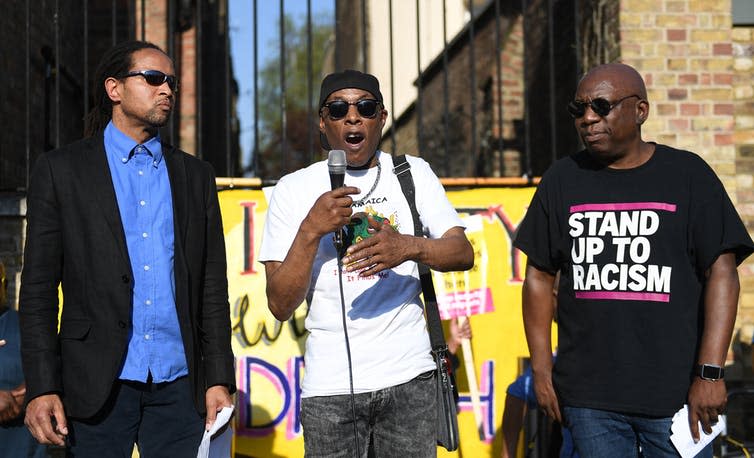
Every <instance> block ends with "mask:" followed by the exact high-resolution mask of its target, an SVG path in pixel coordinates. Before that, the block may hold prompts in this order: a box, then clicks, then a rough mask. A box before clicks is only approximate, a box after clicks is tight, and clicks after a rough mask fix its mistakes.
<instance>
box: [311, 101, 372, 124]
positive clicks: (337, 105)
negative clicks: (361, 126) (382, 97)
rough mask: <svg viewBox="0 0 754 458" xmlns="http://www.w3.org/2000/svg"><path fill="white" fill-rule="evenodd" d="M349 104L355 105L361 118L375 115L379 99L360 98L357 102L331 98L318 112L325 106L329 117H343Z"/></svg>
mask: <svg viewBox="0 0 754 458" xmlns="http://www.w3.org/2000/svg"><path fill="white" fill-rule="evenodd" d="M351 105H356V109H357V110H358V111H359V115H360V116H361V117H362V118H374V117H375V116H377V107H379V106H380V101H379V100H375V99H361V100H359V101H358V102H346V101H345V100H333V101H332V102H328V103H326V104H324V105H323V106H322V108H321V109H320V113H322V109H324V108H327V114H328V116H330V119H341V118H345V117H346V115H347V114H348V109H349V108H350V107H351Z"/></svg>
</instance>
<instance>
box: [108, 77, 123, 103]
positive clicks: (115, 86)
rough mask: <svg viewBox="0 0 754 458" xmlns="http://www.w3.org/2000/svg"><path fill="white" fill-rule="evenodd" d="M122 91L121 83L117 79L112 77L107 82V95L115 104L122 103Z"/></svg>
mask: <svg viewBox="0 0 754 458" xmlns="http://www.w3.org/2000/svg"><path fill="white" fill-rule="evenodd" d="M120 89H121V85H120V81H118V80H117V79H115V78H113V77H112V76H111V77H110V78H107V79H106V80H105V93H107V96H108V97H110V100H112V101H113V102H120Z"/></svg>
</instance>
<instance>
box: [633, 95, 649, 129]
mask: <svg viewBox="0 0 754 458" xmlns="http://www.w3.org/2000/svg"><path fill="white" fill-rule="evenodd" d="M648 117H649V102H647V101H646V100H640V101H639V103H637V104H636V124H637V125H639V126H640V125H642V124H644V121H646V120H647V118H648Z"/></svg>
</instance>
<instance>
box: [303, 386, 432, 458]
mask: <svg viewBox="0 0 754 458" xmlns="http://www.w3.org/2000/svg"><path fill="white" fill-rule="evenodd" d="M435 390H436V388H435V376H434V372H428V373H424V374H422V375H420V376H418V377H416V378H415V379H413V380H411V381H409V382H406V383H403V384H401V385H396V386H392V387H389V388H385V389H382V390H378V391H372V392H370V393H359V394H356V395H354V397H355V404H356V430H357V431H358V444H359V450H356V441H355V439H354V427H353V410H352V408H351V395H349V394H346V395H338V396H318V397H312V398H304V399H302V400H301V425H302V426H303V428H304V448H305V450H306V455H305V456H306V457H310V458H315V457H328V458H335V457H343V458H363V457H366V456H370V457H371V456H374V457H376V458H382V457H396V456H406V457H409V456H410V457H412V458H413V457H417V458H421V457H434V456H437V445H436V443H437V442H436V441H437V439H436V431H435V421H436V420H435V418H436V411H437V398H436V396H435ZM367 453H369V455H367Z"/></svg>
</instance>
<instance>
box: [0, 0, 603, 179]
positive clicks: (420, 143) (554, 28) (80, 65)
mask: <svg viewBox="0 0 754 458" xmlns="http://www.w3.org/2000/svg"><path fill="white" fill-rule="evenodd" d="M453 1H454V0H435V1H432V2H428V1H426V0H415V1H414V2H410V1H401V2H397V1H394V0H371V1H369V0H350V1H349V0H321V1H314V2H313V0H287V1H286V0H278V1H258V0H44V1H41V0H15V1H9V2H5V3H4V4H3V6H4V14H3V16H0V43H2V44H0V46H2V48H3V52H2V53H0V54H1V55H2V62H3V64H4V65H3V67H4V68H5V74H4V77H3V80H4V81H6V84H4V85H2V89H0V91H2V92H0V97H2V100H3V104H0V115H1V116H2V126H3V128H4V133H3V135H2V136H0V190H2V191H20V192H24V191H25V189H26V187H27V185H28V176H29V169H30V167H31V165H32V164H33V162H34V160H35V159H36V156H37V155H38V154H39V153H40V152H42V151H45V150H49V149H52V148H56V147H58V146H61V145H63V144H65V143H68V142H71V141H74V140H76V139H77V138H79V137H81V135H82V132H83V119H84V115H85V113H86V112H87V111H88V109H89V107H90V105H91V102H90V100H91V94H92V91H93V90H95V89H92V87H91V79H92V77H91V75H92V74H93V72H94V68H95V67H96V64H97V62H98V60H99V58H100V56H101V55H102V53H103V52H104V51H105V50H106V49H107V48H108V47H109V46H111V45H112V44H114V43H116V42H118V41H121V40H127V39H146V40H149V41H153V42H155V43H157V44H158V45H160V46H162V47H163V49H165V50H166V52H167V53H168V54H169V55H170V56H171V57H173V59H174V61H175V64H176V72H177V74H178V75H179V77H180V78H181V80H182V82H181V93H180V96H179V97H178V105H177V108H176V113H175V115H174V116H173V117H172V119H171V121H170V124H169V125H168V126H166V127H165V128H164V129H163V131H162V136H163V138H165V139H166V140H167V141H169V142H172V143H173V144H175V145H177V146H179V147H181V148H183V149H185V150H186V151H188V152H190V153H193V154H196V155H198V156H200V157H202V158H204V159H206V160H208V161H210V162H211V163H212V164H213V165H214V166H215V169H216V171H217V174H218V175H219V176H231V177H232V176H258V177H261V178H263V179H272V180H274V179H277V178H279V177H280V175H281V174H283V173H286V172H289V171H292V170H294V169H296V168H298V167H301V166H303V165H305V164H307V163H309V162H311V161H313V160H316V159H318V158H319V157H321V154H322V151H321V148H320V145H319V135H318V125H317V107H316V100H317V97H318V93H317V92H318V90H319V82H320V81H321V78H322V77H323V76H324V75H325V74H326V73H328V72H329V71H332V70H339V69H343V68H357V69H360V70H364V71H369V72H374V70H375V69H382V70H384V69H386V68H388V71H387V75H389V76H388V77H387V78H385V77H383V78H382V81H381V84H382V85H383V87H389V88H391V91H390V92H391V94H392V96H391V98H394V97H395V96H396V94H395V91H392V89H393V88H394V87H396V84H395V83H396V81H398V80H399V79H405V78H410V79H411V81H412V84H413V86H412V87H413V90H412V91H413V92H412V94H410V97H412V101H411V102H410V103H409V104H408V106H407V108H405V109H402V110H401V111H400V112H396V111H395V110H390V113H391V115H390V123H389V128H388V129H387V130H386V131H385V133H384V138H383V144H382V146H383V149H386V150H389V151H398V152H407V153H410V154H419V155H422V156H424V157H425V158H426V159H427V160H428V161H429V162H430V163H431V164H432V165H433V167H434V168H435V169H436V171H437V172H438V174H439V175H441V176H445V177H494V176H534V175H540V174H541V173H542V172H543V171H544V170H545V169H546V168H547V166H549V164H550V163H551V162H552V161H553V160H555V159H556V158H558V157H560V156H563V155H566V154H568V153H570V152H572V151H573V150H574V149H575V148H577V147H578V140H577V138H576V137H575V134H574V133H573V127H572V123H571V120H570V119H569V118H568V116H567V113H566V112H565V110H564V109H563V107H564V106H565V104H566V103H567V101H568V100H569V98H570V97H571V94H572V93H573V90H574V88H575V85H576V82H577V78H578V75H579V73H580V72H581V68H582V67H583V64H584V62H585V60H586V59H587V58H588V57H589V56H585V55H584V52H583V50H585V49H587V50H588V48H587V47H585V45H584V33H583V32H580V31H581V30H583V29H584V24H585V21H586V22H588V21H589V20H591V18H593V17H595V15H594V14H592V13H593V12H594V9H595V8H603V9H604V8H610V5H611V4H614V5H617V0H616V1H600V2H594V1H591V0H513V1H508V0H484V1H479V0H477V1H465V2H463V4H464V5H466V15H465V17H466V20H465V22H464V25H463V27H462V28H460V30H449V29H448V28H447V27H446V26H445V25H446V24H448V23H449V18H448V16H447V14H448V13H447V11H448V8H447V6H448V5H449V4H453V5H455V4H456V3H458V2H456V3H453ZM458 1H459V2H460V0H458ZM229 2H230V4H229ZM236 2H242V3H241V4H242V5H244V6H245V7H247V8H248V11H250V12H249V14H248V17H245V18H243V19H242V20H237V18H234V17H232V15H233V14H234V6H237V5H238V4H239V3H236ZM243 2H245V3H243ZM378 4H381V5H382V6H384V5H385V4H387V6H388V8H387V9H388V13H387V16H388V17H387V18H384V17H381V18H377V17H375V12H374V11H375V8H374V6H375V5H378ZM438 5H439V6H441V10H442V20H441V24H440V25H441V28H442V46H441V50H440V51H439V52H435V55H432V52H433V51H431V50H428V49H425V48H423V47H422V37H423V36H424V35H426V32H427V31H426V30H424V29H423V27H424V28H426V26H424V25H423V24H425V23H426V22H425V20H424V19H422V18H423V17H424V16H423V15H427V14H429V13H431V12H434V13H435V14H436V11H437V8H438ZM606 5H607V6H606ZM275 10H276V11H277V15H276V18H275V21H277V24H276V25H275V26H274V27H269V24H268V22H269V20H262V19H260V18H261V17H262V16H265V17H268V16H269V14H267V13H269V12H270V11H275ZM428 10H433V11H428ZM323 11H324V13H323ZM294 12H295V14H294ZM262 13H265V14H264V15H263V14H262ZM405 15H414V16H415V18H416V20H415V23H414V24H415V25H414V26H413V27H414V28H415V30H409V31H408V33H407V31H406V30H396V29H395V23H396V18H398V17H402V16H405ZM378 20H380V21H385V20H386V21H387V24H388V27H387V29H385V28H384V27H381V26H380V27H379V28H380V30H379V34H375V33H372V32H374V29H375V28H376V27H377V26H375V24H376V23H377V21H378ZM230 24H235V25H234V26H233V27H234V28H240V27H248V28H250V30H252V31H253V32H252V34H251V35H250V36H251V39H249V40H248V41H244V42H240V43H232V39H234V36H235V35H236V33H234V32H235V31H234V30H233V29H231V28H230ZM608 25H609V24H608ZM430 27H431V26H430ZM592 29H593V27H592ZM264 30H267V31H269V30H272V31H274V32H273V36H262V34H261V31H264ZM433 34H434V35H437V31H436V30H433ZM410 37H415V39H410ZM270 42H275V43H277V50H274V49H273V50H271V49H270V48H269V46H268V45H269V43H270ZM378 46H389V49H390V50H395V49H398V48H403V47H414V48H415V51H414V53H413V55H414V56H415V61H413V62H406V61H404V60H399V59H398V58H399V54H396V53H394V52H390V53H389V56H390V58H389V59H387V61H379V62H377V61H374V58H373V57H372V56H373V55H374V52H373V49H374V48H375V47H378ZM232 50H235V51H232ZM608 54H609V53H602V54H599V55H598V56H597V58H600V59H603V60H604V58H605V56H608ZM608 57H609V56H608ZM242 62H243V63H244V64H245V63H246V62H252V66H251V70H250V71H248V72H244V73H242V74H239V73H238V72H236V73H235V74H234V68H239V67H240V65H239V64H240V63H242ZM427 62H429V63H427ZM239 88H244V89H243V90H242V91H241V92H239ZM243 96H246V98H244V97H243ZM239 101H243V103H244V105H239V103H240V102H239ZM249 101H250V102H249ZM248 103H251V104H252V105H253V106H252V107H251V108H249V106H248V105H246V104H248ZM386 103H387V104H388V108H389V109H390V108H392V106H393V105H394V100H386Z"/></svg>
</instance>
